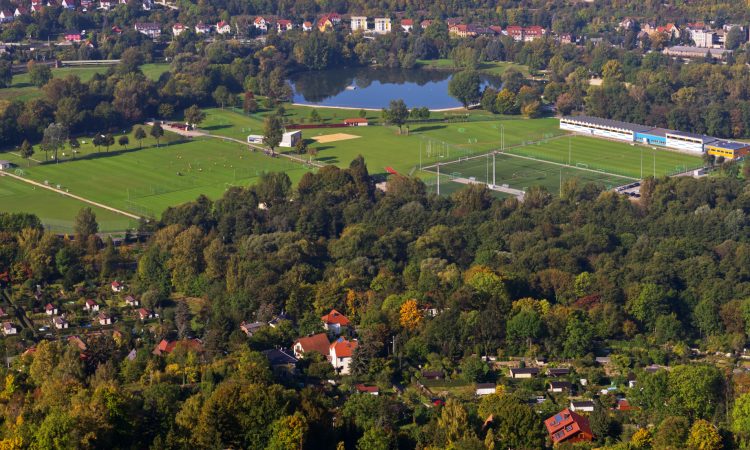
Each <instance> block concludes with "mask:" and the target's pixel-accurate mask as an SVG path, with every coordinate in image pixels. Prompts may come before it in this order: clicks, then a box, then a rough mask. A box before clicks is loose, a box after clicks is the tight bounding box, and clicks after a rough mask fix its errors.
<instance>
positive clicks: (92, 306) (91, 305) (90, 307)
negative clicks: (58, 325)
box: [83, 300, 99, 312]
mask: <svg viewBox="0 0 750 450" xmlns="http://www.w3.org/2000/svg"><path fill="white" fill-rule="evenodd" d="M83 309H85V310H86V311H91V312H97V311H99V305H98V304H97V303H96V302H95V301H93V300H86V304H85V305H83Z"/></svg>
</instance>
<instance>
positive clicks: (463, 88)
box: [448, 71, 482, 108]
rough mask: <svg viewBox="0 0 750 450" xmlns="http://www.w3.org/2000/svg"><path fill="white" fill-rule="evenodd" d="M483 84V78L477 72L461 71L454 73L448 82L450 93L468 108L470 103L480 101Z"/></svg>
mask: <svg viewBox="0 0 750 450" xmlns="http://www.w3.org/2000/svg"><path fill="white" fill-rule="evenodd" d="M481 85H482V79H481V78H479V74H478V73H477V72H474V71H464V72H459V73H457V74H455V75H453V77H452V78H451V80H450V82H449V83H448V93H449V94H450V95H451V96H452V97H455V98H456V99H457V100H458V101H460V102H461V104H462V105H464V108H467V107H468V106H469V105H472V104H474V103H477V102H479V99H480V98H481V92H480V91H479V88H480V86H481Z"/></svg>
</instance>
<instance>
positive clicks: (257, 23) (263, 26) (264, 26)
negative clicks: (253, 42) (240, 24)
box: [253, 16, 271, 32]
mask: <svg viewBox="0 0 750 450" xmlns="http://www.w3.org/2000/svg"><path fill="white" fill-rule="evenodd" d="M270 24H271V20H270V19H266V18H265V17H263V16H258V17H256V18H255V20H253V26H254V27H255V29H256V30H260V31H263V32H266V31H268V25H270Z"/></svg>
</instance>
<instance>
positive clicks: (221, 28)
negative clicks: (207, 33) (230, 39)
mask: <svg viewBox="0 0 750 450" xmlns="http://www.w3.org/2000/svg"><path fill="white" fill-rule="evenodd" d="M216 32H217V33H219V34H229V33H231V32H232V27H231V26H230V25H229V24H228V23H227V22H224V21H223V20H222V21H221V22H219V23H217V24H216Z"/></svg>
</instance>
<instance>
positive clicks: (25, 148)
mask: <svg viewBox="0 0 750 450" xmlns="http://www.w3.org/2000/svg"><path fill="white" fill-rule="evenodd" d="M18 153H19V154H20V155H21V158H23V159H25V160H26V161H27V164H28V165H29V166H30V165H31V160H30V158H31V157H32V156H33V155H34V147H33V146H32V145H31V144H30V143H29V141H28V140H27V139H24V140H23V143H22V144H21V148H20V149H19V151H18Z"/></svg>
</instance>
